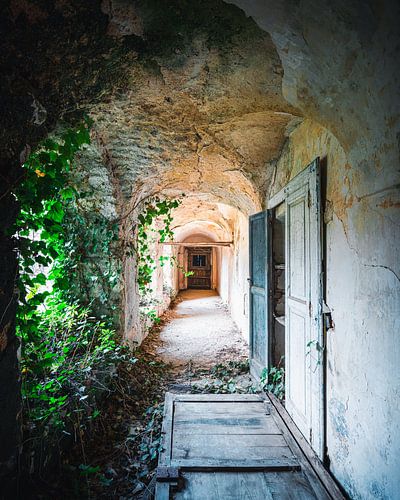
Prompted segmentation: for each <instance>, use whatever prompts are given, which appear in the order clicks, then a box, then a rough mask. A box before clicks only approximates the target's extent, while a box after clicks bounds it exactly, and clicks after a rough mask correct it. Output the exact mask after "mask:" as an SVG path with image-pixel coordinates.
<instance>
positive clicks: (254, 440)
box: [171, 433, 294, 461]
mask: <svg viewBox="0 0 400 500" xmlns="http://www.w3.org/2000/svg"><path fill="white" fill-rule="evenodd" d="M172 445H173V446H172V457H171V458H172V459H175V458H177V459H178V458H180V459H188V460H189V459H192V458H197V459H206V460H209V461H213V460H216V461H217V460H222V459H224V460H229V459H233V460H262V459H263V458H268V459H269V458H277V459H279V460H283V459H285V458H294V457H293V453H292V452H291V450H290V448H289V447H288V446H287V444H286V441H285V439H284V438H283V436H282V435H276V434H275V435H274V434H272V435H271V434H248V435H245V434H236V435H235V434H234V435H231V438H230V439H227V437H226V435H223V434H214V435H204V436H201V435H200V434H196V435H194V436H193V435H191V434H183V433H179V434H174V438H173V441H172Z"/></svg>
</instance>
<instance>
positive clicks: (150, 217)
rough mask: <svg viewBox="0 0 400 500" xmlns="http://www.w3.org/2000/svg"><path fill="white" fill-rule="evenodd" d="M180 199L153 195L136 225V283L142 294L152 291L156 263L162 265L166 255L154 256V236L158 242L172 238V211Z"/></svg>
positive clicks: (180, 201) (166, 257) (179, 203)
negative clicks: (162, 198)
mask: <svg viewBox="0 0 400 500" xmlns="http://www.w3.org/2000/svg"><path fill="white" fill-rule="evenodd" d="M181 203H182V199H180V198H178V199H164V200H161V199H160V198H159V197H157V196H156V197H154V198H152V199H150V200H147V201H146V203H145V205H144V208H143V211H142V213H141V214H140V215H139V217H138V221H139V223H138V224H137V226H136V229H137V233H136V255H137V283H138V285H139V291H140V293H141V294H142V295H146V294H149V293H151V292H152V289H151V286H150V285H151V280H152V277H153V273H154V271H155V270H156V269H157V264H159V265H161V266H163V265H164V264H165V262H166V261H167V260H169V257H168V256H163V255H161V256H160V257H159V258H158V262H157V259H156V257H155V256H154V244H155V242H156V238H157V239H158V241H159V242H160V243H165V242H166V241H168V240H171V241H172V240H173V239H174V233H173V231H172V229H171V224H172V220H173V218H172V212H173V210H175V209H176V208H178V207H179V205H181Z"/></svg>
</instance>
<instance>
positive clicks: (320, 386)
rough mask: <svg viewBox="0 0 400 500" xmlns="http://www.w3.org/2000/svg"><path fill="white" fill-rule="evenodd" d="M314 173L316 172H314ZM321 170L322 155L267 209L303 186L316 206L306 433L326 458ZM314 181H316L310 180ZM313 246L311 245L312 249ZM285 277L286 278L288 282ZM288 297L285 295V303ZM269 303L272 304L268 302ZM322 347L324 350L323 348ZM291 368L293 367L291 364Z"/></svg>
mask: <svg viewBox="0 0 400 500" xmlns="http://www.w3.org/2000/svg"><path fill="white" fill-rule="evenodd" d="M311 174H315V175H311ZM320 176H321V173H320V159H319V157H317V158H316V159H315V160H314V161H313V162H311V163H310V164H309V165H308V166H307V167H306V168H305V169H304V170H302V171H301V172H300V173H299V174H297V175H296V176H295V177H294V178H293V179H291V180H290V181H289V182H288V184H287V185H286V186H285V187H284V188H283V189H281V190H280V191H279V192H278V193H276V194H275V195H274V196H273V197H272V198H271V199H270V200H269V201H268V203H267V207H268V210H273V209H275V208H276V207H277V206H278V205H280V204H281V203H285V204H287V199H288V197H290V195H291V194H292V193H294V192H295V191H297V190H299V189H301V188H302V187H304V188H307V189H308V196H309V208H310V210H315V212H314V215H315V217H314V218H313V221H314V223H315V224H316V227H313V228H311V229H310V232H311V231H313V233H314V234H315V233H317V234H318V235H319V236H318V237H317V241H316V242H315V245H314V247H313V248H314V252H315V253H314V255H313V256H310V259H312V258H314V260H315V266H316V272H315V273H311V272H310V276H309V279H310V280H311V282H312V283H313V285H312V284H310V289H311V291H314V296H312V297H310V304H316V307H315V309H316V310H311V312H310V324H311V322H314V330H315V331H316V332H317V338H316V344H315V345H312V346H310V358H312V359H313V360H314V362H315V359H317V360H318V362H317V363H316V366H315V367H314V369H311V368H310V385H311V387H310V395H311V402H310V404H311V422H310V423H311V433H310V436H305V437H306V439H307V440H310V442H311V443H310V444H311V446H312V448H313V449H314V451H315V452H316V453H317V455H318V456H319V458H320V459H321V460H323V459H324V454H325V445H326V443H325V441H326V436H325V430H326V429H325V427H326V420H325V411H326V409H325V407H326V395H325V394H326V387H325V378H324V373H325V363H326V353H325V351H324V349H325V340H324V330H323V303H324V295H323V294H324V289H323V267H322V261H323V255H322V238H323V227H322V204H321V178H320ZM310 179H315V186H311V185H310ZM311 182H313V181H311ZM287 217H288V209H287V206H286V208H285V219H286V224H285V225H286V230H285V232H286V235H285V252H286V254H287V251H288V242H287V231H288V224H287ZM309 250H311V246H310V249H309ZM285 260H286V269H285V273H286V272H287V270H288V265H289V261H288V255H286V259H285ZM286 279H287V278H285V282H286ZM287 300H288V298H287V297H286V304H287ZM269 307H270V306H269ZM287 348H288V347H287V345H286V342H285V366H286V363H287V359H286V352H287ZM321 349H322V352H321ZM289 369H290V368H289Z"/></svg>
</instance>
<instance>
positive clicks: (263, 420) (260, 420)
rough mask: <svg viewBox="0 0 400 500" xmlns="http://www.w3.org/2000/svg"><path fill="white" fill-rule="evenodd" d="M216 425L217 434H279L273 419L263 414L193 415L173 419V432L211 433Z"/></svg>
mask: <svg viewBox="0 0 400 500" xmlns="http://www.w3.org/2000/svg"><path fill="white" fill-rule="evenodd" d="M216 426H218V434H229V435H232V434H235V435H237V434H246V435H248V434H281V432H280V430H279V429H278V426H277V425H276V423H275V422H274V420H273V419H272V418H268V417H267V416H264V415H263V416H261V417H260V416H257V415H256V416H252V415H244V416H241V415H235V416H226V417H225V416H223V415H217V416H213V415H207V416H203V415H193V416H192V417H190V416H187V417H181V418H180V419H179V420H174V428H175V432H180V431H181V430H182V431H184V432H186V433H187V434H192V435H196V434H201V435H210V434H213V433H215V428H216Z"/></svg>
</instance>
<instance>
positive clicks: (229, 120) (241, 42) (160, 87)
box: [81, 0, 299, 214]
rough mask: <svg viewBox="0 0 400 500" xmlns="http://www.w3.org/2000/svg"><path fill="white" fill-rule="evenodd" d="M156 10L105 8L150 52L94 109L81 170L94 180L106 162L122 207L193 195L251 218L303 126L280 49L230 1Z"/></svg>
mask: <svg viewBox="0 0 400 500" xmlns="http://www.w3.org/2000/svg"><path fill="white" fill-rule="evenodd" d="M156 4H157V2H154V1H152V2H149V1H143V2H140V1H138V2H131V1H129V2H128V1H121V0H118V1H116V0H112V1H111V2H103V10H104V12H106V14H107V15H108V16H109V26H108V32H109V33H110V34H111V35H112V36H115V37H124V36H126V35H132V34H135V35H136V36H137V37H138V38H140V39H141V40H142V42H143V45H142V47H140V48H139V49H138V51H137V55H136V57H135V58H134V60H133V61H132V60H130V62H129V68H128V71H127V75H126V76H125V81H124V84H123V85H122V86H121V87H120V88H119V89H118V91H117V92H114V93H112V94H111V95H109V96H108V97H107V98H106V99H104V100H103V102H101V103H100V104H97V105H95V106H94V107H91V110H90V116H91V117H92V118H93V119H94V130H93V136H94V141H93V143H94V146H95V147H94V148H90V149H89V150H88V152H87V153H86V154H85V155H83V156H82V158H81V164H82V165H83V166H84V167H85V168H87V169H88V170H89V171H91V172H92V173H93V169H95V168H96V164H97V158H98V157H99V156H100V157H102V158H106V159H107V161H108V163H109V164H110V165H111V166H112V176H113V179H114V182H115V183H116V184H117V186H116V189H117V191H118V192H119V193H120V196H121V199H122V200H123V201H122V205H125V203H127V204H128V205H129V203H137V201H138V200H140V199H143V198H145V197H146V196H149V195H151V194H152V193H163V194H165V195H168V196H178V195H180V194H181V193H185V194H187V195H190V196H192V197H195V199H198V200H202V201H203V202H204V201H209V202H213V203H226V204H228V205H231V206H233V207H236V208H239V209H240V210H242V211H243V212H244V213H246V214H249V213H252V212H254V211H255V210H258V209H260V208H261V205H260V200H261V199H262V195H263V194H264V192H265V190H266V186H267V183H268V180H269V178H270V176H271V173H272V171H273V168H272V167H273V165H274V162H275V161H276V160H277V158H278V157H279V155H280V152H281V150H282V147H283V145H284V142H285V140H286V137H287V131H288V130H289V129H290V128H292V127H293V126H294V125H295V124H296V123H298V122H299V118H298V115H299V113H298V112H296V110H295V108H294V107H293V106H291V105H289V104H288V103H287V102H286V101H285V100H284V99H283V97H282V90H281V89H282V74H283V71H282V66H281V63H280V59H279V57H278V55H277V52H276V50H275V47H274V44H273V43H272V41H271V39H270V37H269V35H268V34H266V33H265V32H263V31H262V30H261V29H260V28H258V27H257V26H256V24H255V23H254V22H253V21H252V20H251V19H249V18H246V16H245V15H244V13H243V12H242V11H240V10H239V9H237V8H236V7H233V6H230V5H227V4H224V3H223V2H214V1H203V2H194V3H190V9H189V8H188V5H189V4H186V2H171V3H169V4H168V5H167V6H166V4H165V3H162V4H159V7H158V8H157V5H158V4H157V5H156ZM161 5H162V7H161ZM132 200H133V201H132Z"/></svg>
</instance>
